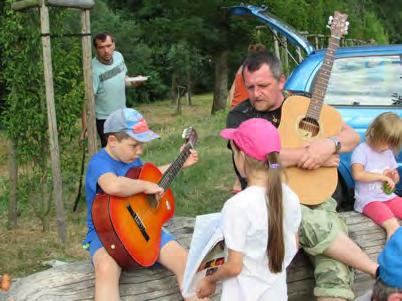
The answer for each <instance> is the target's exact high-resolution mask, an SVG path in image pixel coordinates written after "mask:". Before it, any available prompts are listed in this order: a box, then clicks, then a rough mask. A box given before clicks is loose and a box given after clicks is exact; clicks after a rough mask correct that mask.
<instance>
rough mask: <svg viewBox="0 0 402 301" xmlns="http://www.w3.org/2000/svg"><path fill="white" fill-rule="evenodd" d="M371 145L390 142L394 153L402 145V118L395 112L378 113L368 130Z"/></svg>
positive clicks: (367, 138)
mask: <svg viewBox="0 0 402 301" xmlns="http://www.w3.org/2000/svg"><path fill="white" fill-rule="evenodd" d="M365 136H366V141H367V143H368V144H369V145H370V146H376V145H379V144H388V145H389V147H390V149H392V151H393V152H394V153H398V152H399V151H400V149H401V147H402V119H401V117H399V116H398V115H397V114H395V113H393V112H385V113H382V114H380V115H378V116H377V117H376V118H375V119H374V121H373V122H372V123H371V125H370V126H369V128H368V129H367V131H366V135H365Z"/></svg>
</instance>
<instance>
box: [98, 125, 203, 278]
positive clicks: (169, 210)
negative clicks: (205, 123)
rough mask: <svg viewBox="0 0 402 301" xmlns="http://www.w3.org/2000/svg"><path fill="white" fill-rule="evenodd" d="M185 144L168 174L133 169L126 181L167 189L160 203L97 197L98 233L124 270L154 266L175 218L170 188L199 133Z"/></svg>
mask: <svg viewBox="0 0 402 301" xmlns="http://www.w3.org/2000/svg"><path fill="white" fill-rule="evenodd" d="M183 136H184V138H185V139H186V141H187V142H186V144H185V146H184V147H183V149H182V151H181V152H180V154H179V156H178V157H177V158H176V160H175V161H173V163H172V164H171V165H170V166H169V168H168V169H167V170H166V172H165V173H163V174H162V173H161V172H160V171H159V169H158V168H157V167H156V166H155V165H153V164H152V163H146V164H144V165H143V166H142V167H139V168H132V169H130V170H129V171H128V172H127V174H126V177H129V178H132V179H140V180H144V181H149V182H153V183H158V185H159V186H160V187H162V188H164V190H165V192H164V194H163V196H162V198H160V199H159V200H157V199H156V198H155V196H154V195H147V194H144V193H139V194H135V195H132V196H129V197H116V196H112V195H107V194H105V193H98V194H97V195H96V197H95V200H94V203H93V206H92V219H93V222H94V226H95V230H96V232H97V233H98V236H99V238H100V240H101V241H102V244H103V246H104V248H105V249H106V251H107V252H108V253H109V255H110V256H112V257H113V258H114V259H115V260H116V262H117V263H118V264H119V265H120V267H122V268H123V269H126V270H127V269H133V268H137V267H140V266H151V265H153V264H154V263H155V262H156V260H157V258H158V256H159V245H160V241H161V229H162V226H163V224H164V223H165V222H166V221H167V220H168V219H170V218H171V217H172V216H173V213H174V209H175V204H174V197H173V193H172V191H171V189H170V188H169V185H170V184H171V183H172V181H173V180H174V178H175V177H176V175H177V174H178V173H179V171H180V170H181V168H182V166H183V164H184V162H185V161H186V159H187V158H188V156H189V155H190V150H191V149H192V148H194V147H195V144H196V142H197V133H196V131H195V130H194V129H193V128H188V129H186V130H185V132H184V133H183Z"/></svg>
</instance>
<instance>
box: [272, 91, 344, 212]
mask: <svg viewBox="0 0 402 301" xmlns="http://www.w3.org/2000/svg"><path fill="white" fill-rule="evenodd" d="M309 105H310V99H309V98H307V97H304V96H291V97H289V98H288V99H286V101H285V102H284V104H283V107H282V115H281V116H282V117H281V123H280V125H279V128H278V130H279V133H280V136H281V141H282V142H281V143H282V148H297V147H303V146H305V145H306V143H309V142H312V141H314V140H317V139H318V140H319V139H323V138H326V137H330V136H335V135H337V134H339V132H340V131H341V128H342V118H341V116H340V114H339V113H338V112H337V111H336V110H335V109H334V108H332V107H331V106H328V105H325V104H324V105H323V106H322V109H321V113H320V118H319V120H316V122H317V124H316V125H317V126H318V127H317V128H318V131H317V132H314V131H313V132H314V134H311V132H310V131H309V130H307V131H306V130H305V129H304V128H301V126H300V124H301V123H303V119H304V118H305V116H306V113H307V110H308V107H309ZM286 177H287V180H288V185H289V186H290V188H292V190H293V191H294V192H295V193H296V194H297V195H298V197H299V198H300V202H301V203H302V204H305V205H317V204H320V203H322V202H324V201H325V200H327V199H328V198H329V197H330V196H331V195H332V193H333V192H334V191H335V189H336V185H337V182H338V173H337V168H336V167H321V168H319V169H316V170H305V169H301V168H297V167H289V168H286Z"/></svg>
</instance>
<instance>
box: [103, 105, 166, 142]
mask: <svg viewBox="0 0 402 301" xmlns="http://www.w3.org/2000/svg"><path fill="white" fill-rule="evenodd" d="M103 132H104V133H105V134H107V133H126V134H128V135H129V136H130V137H132V138H134V139H135V140H137V141H139V142H149V141H151V140H154V139H156V138H159V135H157V134H155V133H154V132H153V131H151V130H150V129H149V127H148V124H147V122H146V121H145V119H144V117H143V116H142V115H141V114H140V113H139V112H138V111H136V110H134V109H130V108H125V109H119V110H117V111H114V112H113V113H112V114H110V115H109V117H108V118H107V119H106V121H105V123H104V125H103Z"/></svg>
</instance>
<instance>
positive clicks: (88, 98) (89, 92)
mask: <svg viewBox="0 0 402 301" xmlns="http://www.w3.org/2000/svg"><path fill="white" fill-rule="evenodd" d="M90 32H91V23H90V13H89V10H88V9H85V10H82V11H81V33H83V34H89V33H90ZM91 56H92V51H91V36H90V35H83V36H82V69H83V72H84V86H85V108H86V110H85V112H86V114H87V135H88V152H89V155H90V157H91V156H92V155H93V154H95V153H96V151H97V149H98V147H97V143H96V121H95V120H96V117H95V99H94V91H93V85H92V64H91V59H92V57H91Z"/></svg>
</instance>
